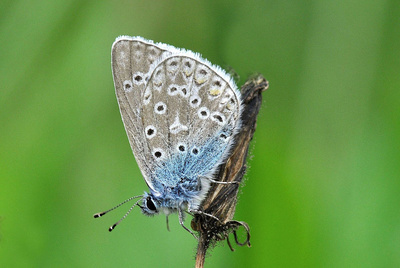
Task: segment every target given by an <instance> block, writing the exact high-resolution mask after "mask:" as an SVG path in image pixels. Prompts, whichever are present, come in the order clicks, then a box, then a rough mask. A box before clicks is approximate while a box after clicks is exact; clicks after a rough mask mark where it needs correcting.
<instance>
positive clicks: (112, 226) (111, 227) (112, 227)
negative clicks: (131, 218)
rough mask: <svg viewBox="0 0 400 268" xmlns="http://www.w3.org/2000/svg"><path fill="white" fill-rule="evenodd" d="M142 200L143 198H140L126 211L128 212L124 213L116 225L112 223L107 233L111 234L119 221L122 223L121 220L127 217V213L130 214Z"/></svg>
mask: <svg viewBox="0 0 400 268" xmlns="http://www.w3.org/2000/svg"><path fill="white" fill-rule="evenodd" d="M142 199H143V197H142V198H140V199H139V200H138V201H137V202H136V203H135V204H134V205H133V206H132V207H131V208H130V209H129V210H128V212H126V213H125V215H124V216H123V217H122V218H121V219H120V220H119V221H117V222H116V223H114V224H113V225H111V226H110V228H108V231H109V232H111V231H112V230H114V229H115V227H117V225H118V224H120V223H121V221H123V220H124V219H125V218H126V216H128V215H129V213H131V211H132V209H133V208H134V207H136V206H137V205H138V204H139V202H140V201H142Z"/></svg>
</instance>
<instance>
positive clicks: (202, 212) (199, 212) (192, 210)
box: [189, 209, 221, 222]
mask: <svg viewBox="0 0 400 268" xmlns="http://www.w3.org/2000/svg"><path fill="white" fill-rule="evenodd" d="M191 212H193V213H197V214H200V215H204V216H207V217H210V218H213V219H215V220H217V221H219V222H221V220H220V219H218V218H217V217H215V216H214V215H211V214H208V213H206V212H204V211H200V210H194V209H191V210H190V212H189V214H190V215H192V214H191ZM192 216H193V215H192Z"/></svg>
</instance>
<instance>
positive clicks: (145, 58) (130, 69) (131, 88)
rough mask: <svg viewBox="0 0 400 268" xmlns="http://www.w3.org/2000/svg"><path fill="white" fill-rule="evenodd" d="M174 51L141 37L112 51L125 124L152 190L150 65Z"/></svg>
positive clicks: (118, 44) (122, 42)
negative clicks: (146, 99) (145, 110)
mask: <svg viewBox="0 0 400 268" xmlns="http://www.w3.org/2000/svg"><path fill="white" fill-rule="evenodd" d="M174 50H175V48H174V47H172V46H168V45H165V44H157V43H153V42H152V41H148V40H145V39H143V38H141V37H127V36H121V37H119V38H117V39H116V41H115V42H114V44H113V46H112V51H111V57H112V71H113V77H114V87H115V92H116V95H117V100H118V105H119V109H120V112H121V117H122V121H123V123H124V126H125V131H126V134H127V135H128V139H129V143H130V145H131V148H132V151H133V154H134V156H135V159H136V162H137V163H138V165H139V168H140V170H141V172H142V174H143V176H144V179H145V181H146V183H147V185H148V186H149V187H150V188H153V186H152V184H151V181H150V180H149V175H148V174H149V173H150V167H149V165H148V163H146V155H147V154H149V152H148V146H144V143H143V141H144V140H145V137H144V129H143V124H142V119H141V118H142V115H141V110H142V105H143V102H142V96H143V92H144V89H145V85H146V80H147V79H148V76H149V72H150V66H151V65H152V64H153V62H155V61H156V60H157V59H158V58H159V57H161V56H163V55H165V54H169V53H171V52H173V51H174Z"/></svg>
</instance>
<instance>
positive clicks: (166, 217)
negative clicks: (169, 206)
mask: <svg viewBox="0 0 400 268" xmlns="http://www.w3.org/2000/svg"><path fill="white" fill-rule="evenodd" d="M165 219H166V222H167V230H168V232H170V230H169V221H168V215H166V216H165Z"/></svg>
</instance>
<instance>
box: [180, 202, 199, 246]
mask: <svg viewBox="0 0 400 268" xmlns="http://www.w3.org/2000/svg"><path fill="white" fill-rule="evenodd" d="M178 216H179V224H180V225H181V226H182V227H183V229H185V230H186V231H188V232H189V233H191V234H192V235H193V236H194V238H196V239H197V240H199V238H198V237H197V236H196V235H195V234H194V233H193V232H192V231H190V230H189V229H188V228H186V226H185V225H184V224H183V211H182V209H181V208H178Z"/></svg>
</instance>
